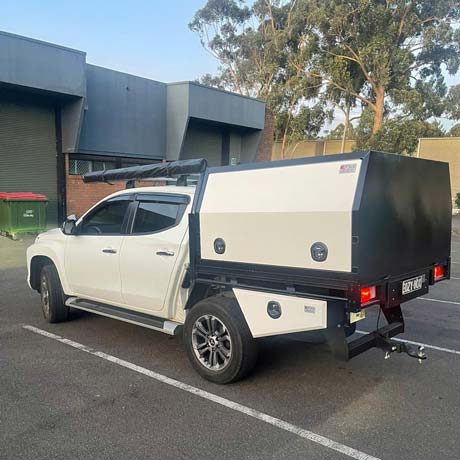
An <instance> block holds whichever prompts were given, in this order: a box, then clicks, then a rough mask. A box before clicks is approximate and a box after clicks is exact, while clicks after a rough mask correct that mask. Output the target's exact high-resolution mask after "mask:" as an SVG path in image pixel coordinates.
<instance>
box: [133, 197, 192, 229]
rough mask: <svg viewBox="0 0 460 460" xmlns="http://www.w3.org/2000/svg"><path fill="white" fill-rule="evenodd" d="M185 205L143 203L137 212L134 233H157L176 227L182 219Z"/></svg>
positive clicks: (154, 202)
mask: <svg viewBox="0 0 460 460" xmlns="http://www.w3.org/2000/svg"><path fill="white" fill-rule="evenodd" d="M184 209H185V205H184V204H181V203H160V202H156V201H141V202H140V203H139V206H138V208H137V211H136V217H135V219H134V224H133V231H132V233H134V234H135V233H155V232H159V231H161V230H166V229H167V228H170V227H174V225H176V222H177V221H178V219H180V217H182V213H183V210H184Z"/></svg>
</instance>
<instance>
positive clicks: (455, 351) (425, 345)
mask: <svg viewBox="0 0 460 460" xmlns="http://www.w3.org/2000/svg"><path fill="white" fill-rule="evenodd" d="M356 333H357V334H369V332H366V331H358V330H357V331H356ZM391 340H395V341H396V342H404V343H410V344H411V345H418V346H420V347H425V348H430V349H431V350H437V351H444V352H446V353H452V354H453V355H460V351H459V350H452V349H451V348H444V347H437V346H436V345H428V344H427V343H422V342H414V341H413V340H406V339H397V338H396V337H392V338H391Z"/></svg>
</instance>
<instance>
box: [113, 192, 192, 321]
mask: <svg viewBox="0 0 460 460" xmlns="http://www.w3.org/2000/svg"><path fill="white" fill-rule="evenodd" d="M189 202H190V197H189V196H188V195H179V194H160V193H158V194H151V193H150V194H149V193H139V194H137V196H136V207H135V211H134V217H133V222H132V229H131V232H130V233H129V234H128V235H126V237H125V239H124V240H123V245H122V248H121V254H120V274H121V284H122V297H123V302H124V303H125V305H126V306H129V307H130V308H133V309H136V310H142V311H145V312H148V313H154V312H155V315H157V316H160V317H167V316H168V306H167V305H165V299H166V296H167V293H168V288H169V285H170V282H171V278H172V274H173V272H174V270H175V267H176V263H179V261H181V260H182V257H181V244H182V241H183V240H184V236H185V235H186V232H187V228H188V219H187V216H186V209H187V208H188V206H189Z"/></svg>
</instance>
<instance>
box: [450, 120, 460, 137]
mask: <svg viewBox="0 0 460 460" xmlns="http://www.w3.org/2000/svg"><path fill="white" fill-rule="evenodd" d="M449 136H452V137H460V123H457V124H455V125H454V126H452V128H450V130H449Z"/></svg>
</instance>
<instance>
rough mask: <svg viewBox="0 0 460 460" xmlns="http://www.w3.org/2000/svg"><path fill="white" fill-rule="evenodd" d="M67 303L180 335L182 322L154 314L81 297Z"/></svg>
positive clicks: (127, 321)
mask: <svg viewBox="0 0 460 460" xmlns="http://www.w3.org/2000/svg"><path fill="white" fill-rule="evenodd" d="M65 304H66V305H67V306H68V307H71V308H76V309H78V310H84V311H88V312H90V313H96V314H97V315H102V316H107V317H108V318H113V319H119V320H121V321H125V322H126V323H131V324H136V325H138V326H142V327H146V328H148V329H153V330H155V331H160V332H164V333H165V334H169V335H178V334H179V332H180V330H181V328H182V324H180V323H176V322H174V321H169V320H166V319H164V318H158V317H156V316H153V315H147V314H146V313H140V312H137V311H133V310H127V309H125V308H120V307H114V306H113V305H107V304H104V303H100V302H93V301H91V300H86V299H80V298H78V297H69V298H68V299H67V301H66V303H65Z"/></svg>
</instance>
